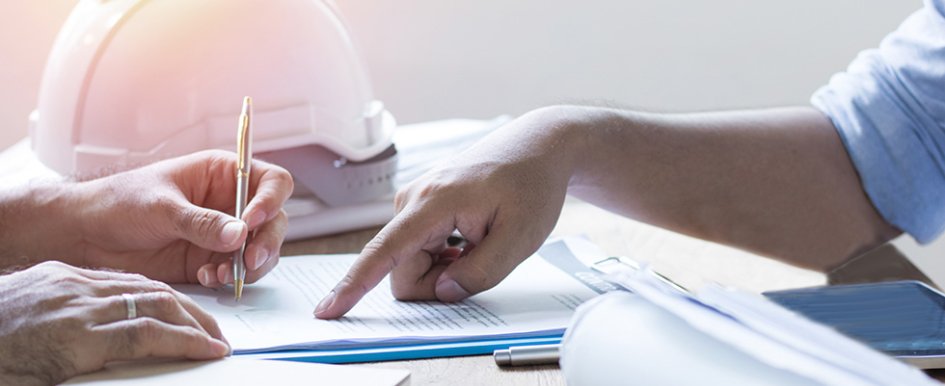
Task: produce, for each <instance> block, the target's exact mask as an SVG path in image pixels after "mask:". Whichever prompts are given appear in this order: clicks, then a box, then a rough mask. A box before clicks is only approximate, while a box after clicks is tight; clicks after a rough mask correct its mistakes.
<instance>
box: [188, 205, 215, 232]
mask: <svg viewBox="0 0 945 386" xmlns="http://www.w3.org/2000/svg"><path fill="white" fill-rule="evenodd" d="M180 218H181V219H182V220H183V221H184V223H183V224H181V225H183V226H182V228H183V229H189V230H191V231H193V232H197V233H199V234H209V233H210V232H212V231H213V229H214V226H215V225H216V221H215V220H216V219H215V218H214V217H213V215H211V214H210V212H209V211H205V210H190V211H188V213H187V214H185V215H183V216H180Z"/></svg>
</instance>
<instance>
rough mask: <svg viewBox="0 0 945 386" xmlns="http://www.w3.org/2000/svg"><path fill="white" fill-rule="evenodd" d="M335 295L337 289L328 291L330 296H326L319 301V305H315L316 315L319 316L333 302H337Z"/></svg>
mask: <svg viewBox="0 0 945 386" xmlns="http://www.w3.org/2000/svg"><path fill="white" fill-rule="evenodd" d="M335 297H336V296H335V290H331V292H329V293H328V296H325V298H324V299H322V301H321V302H319V303H318V306H316V307H315V313H314V314H315V316H318V314H321V313H322V312H324V311H325V310H327V309H328V307H330V306H331V304H332V303H334V302H335Z"/></svg>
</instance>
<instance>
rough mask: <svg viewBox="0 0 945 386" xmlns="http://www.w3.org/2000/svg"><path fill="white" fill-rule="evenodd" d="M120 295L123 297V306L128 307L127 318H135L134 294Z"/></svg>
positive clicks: (136, 309) (136, 312)
mask: <svg viewBox="0 0 945 386" xmlns="http://www.w3.org/2000/svg"><path fill="white" fill-rule="evenodd" d="M121 297H122V298H123V299H125V307H126V308H127V309H128V319H134V318H137V317H138V305H137V304H136V303H135V298H134V296H131V294H121Z"/></svg>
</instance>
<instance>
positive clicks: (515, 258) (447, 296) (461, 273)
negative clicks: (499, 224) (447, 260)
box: [435, 232, 531, 302]
mask: <svg viewBox="0 0 945 386" xmlns="http://www.w3.org/2000/svg"><path fill="white" fill-rule="evenodd" d="M497 233H502V232H495V233H493V234H497ZM511 241H512V239H511V238H508V237H499V236H487V237H486V238H484V239H483V240H482V242H481V243H479V244H477V245H476V247H475V248H474V249H473V250H472V251H471V252H470V253H469V255H466V256H464V257H460V258H458V259H457V260H456V261H454V262H452V263H451V264H450V265H449V266H448V267H447V268H446V269H445V270H444V271H443V273H441V274H440V277H439V278H437V280H436V290H435V292H436V298H437V299H439V300H440V301H444V302H455V301H460V300H463V299H465V298H467V297H469V296H472V295H475V294H477V293H479V292H482V291H485V290H488V289H490V288H492V287H495V286H496V284H499V282H501V281H502V279H505V277H506V276H508V275H509V273H511V272H512V270H513V269H515V267H516V266H518V264H519V263H521V262H522V261H524V260H525V258H527V257H528V256H529V255H531V253H530V252H528V251H527V250H524V249H523V248H521V247H516V246H515V243H513V242H511Z"/></svg>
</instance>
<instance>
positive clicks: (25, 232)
mask: <svg viewBox="0 0 945 386" xmlns="http://www.w3.org/2000/svg"><path fill="white" fill-rule="evenodd" d="M74 186H76V185H74V184H67V183H31V184H27V185H22V186H18V187H15V188H12V189H7V190H4V191H0V269H7V268H11V267H17V266H29V265H33V264H36V263H39V262H42V261H47V260H60V261H64V262H68V263H71V264H81V258H82V251H81V250H80V245H81V242H80V241H81V236H80V235H81V233H80V232H79V231H78V229H79V225H80V224H79V222H80V219H78V218H76V216H73V215H72V214H73V213H76V211H75V210H74V209H75V208H74V206H75V205H78V204H77V203H76V202H75V201H76V199H75V197H74V196H75V195H74V190H75V189H73V187H74Z"/></svg>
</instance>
